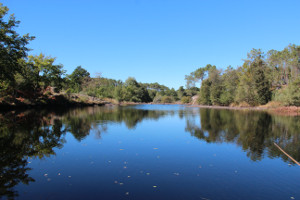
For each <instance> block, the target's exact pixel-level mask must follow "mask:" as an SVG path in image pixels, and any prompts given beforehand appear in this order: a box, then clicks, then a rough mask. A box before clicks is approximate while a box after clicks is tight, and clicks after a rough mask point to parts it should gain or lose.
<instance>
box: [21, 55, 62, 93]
mask: <svg viewBox="0 0 300 200" xmlns="http://www.w3.org/2000/svg"><path fill="white" fill-rule="evenodd" d="M54 61H55V58H52V57H49V56H45V55H44V54H42V53H41V54H40V55H36V56H28V62H27V63H26V67H24V70H23V75H24V77H26V78H27V79H31V81H32V83H33V86H34V89H35V90H36V91H38V90H39V89H40V87H42V88H46V87H48V86H53V87H56V88H57V89H58V90H60V89H61V88H62V84H63V77H62V76H63V75H64V74H65V71H64V70H63V66H62V65H54V64H53V63H54Z"/></svg>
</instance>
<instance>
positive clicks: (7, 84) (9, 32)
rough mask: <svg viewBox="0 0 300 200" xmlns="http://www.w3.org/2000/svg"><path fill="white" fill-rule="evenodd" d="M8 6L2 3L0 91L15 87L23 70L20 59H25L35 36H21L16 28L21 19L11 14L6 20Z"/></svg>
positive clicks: (0, 18) (0, 7) (0, 20)
mask: <svg viewBox="0 0 300 200" xmlns="http://www.w3.org/2000/svg"><path fill="white" fill-rule="evenodd" d="M8 10H9V9H8V8H7V7H5V6H3V4H2V3H0V41H1V44H0V58H1V59H0V91H3V90H6V91H7V89H9V88H12V90H14V87H15V75H16V74H17V73H18V72H19V73H20V72H21V68H22V65H20V62H19V61H20V59H22V58H23V59H25V58H26V56H27V52H28V51H29V49H28V48H27V47H26V46H27V44H28V43H29V41H31V40H33V39H34V37H32V36H29V34H26V35H24V36H20V35H19V34H18V33H17V32H16V30H15V28H16V27H18V25H19V24H20V21H17V20H16V18H15V17H14V15H10V16H9V17H8V20H7V21H6V20H5V19H6V15H7V13H8Z"/></svg>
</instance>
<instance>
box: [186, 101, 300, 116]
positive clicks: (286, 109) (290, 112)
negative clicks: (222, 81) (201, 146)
mask: <svg viewBox="0 0 300 200" xmlns="http://www.w3.org/2000/svg"><path fill="white" fill-rule="evenodd" d="M187 105H188V104H187ZM188 106H189V107H199V108H212V109H228V110H253V111H267V112H269V113H271V114H276V115H286V116H300V107H296V106H268V105H264V106H255V107H232V106H206V105H188Z"/></svg>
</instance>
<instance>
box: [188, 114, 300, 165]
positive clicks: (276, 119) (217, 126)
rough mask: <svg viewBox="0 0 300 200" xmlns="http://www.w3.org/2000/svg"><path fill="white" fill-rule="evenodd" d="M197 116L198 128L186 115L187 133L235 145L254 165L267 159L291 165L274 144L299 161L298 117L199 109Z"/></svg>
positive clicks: (209, 141) (208, 140) (299, 137)
mask: <svg viewBox="0 0 300 200" xmlns="http://www.w3.org/2000/svg"><path fill="white" fill-rule="evenodd" d="M198 112H199V116H200V123H199V124H198V125H197V123H196V121H195V115H186V131H188V132H190V133H191V135H192V136H195V137H197V138H199V139H200V140H204V141H206V142H208V143H211V142H213V143H223V142H227V143H229V142H230V143H236V144H237V145H239V146H241V147H242V149H243V150H244V151H246V152H247V156H248V157H249V158H250V159H251V160H253V161H257V160H262V159H263V158H264V156H265V155H267V156H268V157H270V158H275V157H281V158H282V159H283V160H284V161H286V162H290V160H289V159H288V158H287V157H286V156H285V155H284V154H283V153H282V152H281V151H280V150H279V149H278V148H277V147H276V146H275V145H274V142H275V143H277V144H278V145H279V146H281V147H282V148H283V149H284V150H285V151H286V152H287V153H288V154H289V155H291V156H292V157H293V158H294V159H296V160H297V161H299V160H300V133H299V130H300V123H299V121H300V119H299V117H287V116H273V115H269V114H268V113H265V112H254V111H231V110H216V109H200V110H199V111H198ZM291 164H294V163H293V162H291Z"/></svg>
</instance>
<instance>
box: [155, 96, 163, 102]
mask: <svg viewBox="0 0 300 200" xmlns="http://www.w3.org/2000/svg"><path fill="white" fill-rule="evenodd" d="M161 99H162V96H160V95H156V96H155V97H154V99H153V103H161Z"/></svg>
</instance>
